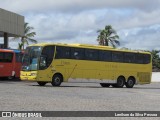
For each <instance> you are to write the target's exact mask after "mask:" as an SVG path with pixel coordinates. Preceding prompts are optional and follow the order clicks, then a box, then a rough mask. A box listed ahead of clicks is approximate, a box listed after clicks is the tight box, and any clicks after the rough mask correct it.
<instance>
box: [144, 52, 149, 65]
mask: <svg viewBox="0 0 160 120" xmlns="http://www.w3.org/2000/svg"><path fill="white" fill-rule="evenodd" d="M143 62H144V64H148V63H150V62H151V55H149V54H145V55H144V56H143Z"/></svg>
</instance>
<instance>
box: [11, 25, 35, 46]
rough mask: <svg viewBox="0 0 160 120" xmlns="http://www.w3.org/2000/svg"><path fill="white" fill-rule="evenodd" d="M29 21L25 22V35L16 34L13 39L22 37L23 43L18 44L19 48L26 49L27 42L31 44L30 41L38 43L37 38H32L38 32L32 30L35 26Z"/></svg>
mask: <svg viewBox="0 0 160 120" xmlns="http://www.w3.org/2000/svg"><path fill="white" fill-rule="evenodd" d="M28 24H29V23H25V24H24V36H22V37H20V36H16V37H14V38H13V39H19V38H21V43H19V44H18V48H19V49H22V48H23V49H24V45H25V44H27V45H28V44H29V43H28V42H32V43H37V40H35V39H32V38H31V37H34V36H35V35H36V32H32V30H33V29H34V28H33V27H31V26H29V25H28Z"/></svg>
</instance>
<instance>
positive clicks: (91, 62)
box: [20, 44, 152, 88]
mask: <svg viewBox="0 0 160 120" xmlns="http://www.w3.org/2000/svg"><path fill="white" fill-rule="evenodd" d="M22 63H23V65H22V70H21V75H20V78H21V80H30V81H36V82H37V83H38V84H39V85H40V86H44V85H45V84H46V83H51V84H52V85H53V86H60V85H61V83H62V82H81V83H84V82H86V83H89V82H92V83H93V82H94V83H95V82H96V83H99V84H100V85H101V86H102V87H109V86H113V87H119V88H122V87H123V86H126V87H127V88H132V87H133V86H134V85H135V84H149V83H150V82H151V75H152V58H151V54H150V53H149V52H140V51H131V50H118V49H113V48H111V47H104V46H94V45H81V44H36V45H31V46H29V47H27V49H26V51H25V54H24V57H23V62H22Z"/></svg>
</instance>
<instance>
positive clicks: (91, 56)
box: [85, 49, 98, 61]
mask: <svg viewBox="0 0 160 120" xmlns="http://www.w3.org/2000/svg"><path fill="white" fill-rule="evenodd" d="M85 59H86V60H94V61H97V60H98V50H93V49H85Z"/></svg>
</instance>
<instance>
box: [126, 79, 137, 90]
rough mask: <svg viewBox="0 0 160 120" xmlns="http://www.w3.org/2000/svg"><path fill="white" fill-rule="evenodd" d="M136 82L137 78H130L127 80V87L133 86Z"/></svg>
mask: <svg viewBox="0 0 160 120" xmlns="http://www.w3.org/2000/svg"><path fill="white" fill-rule="evenodd" d="M134 84H135V79H134V78H128V80H127V82H126V87H127V88H133V86H134Z"/></svg>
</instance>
